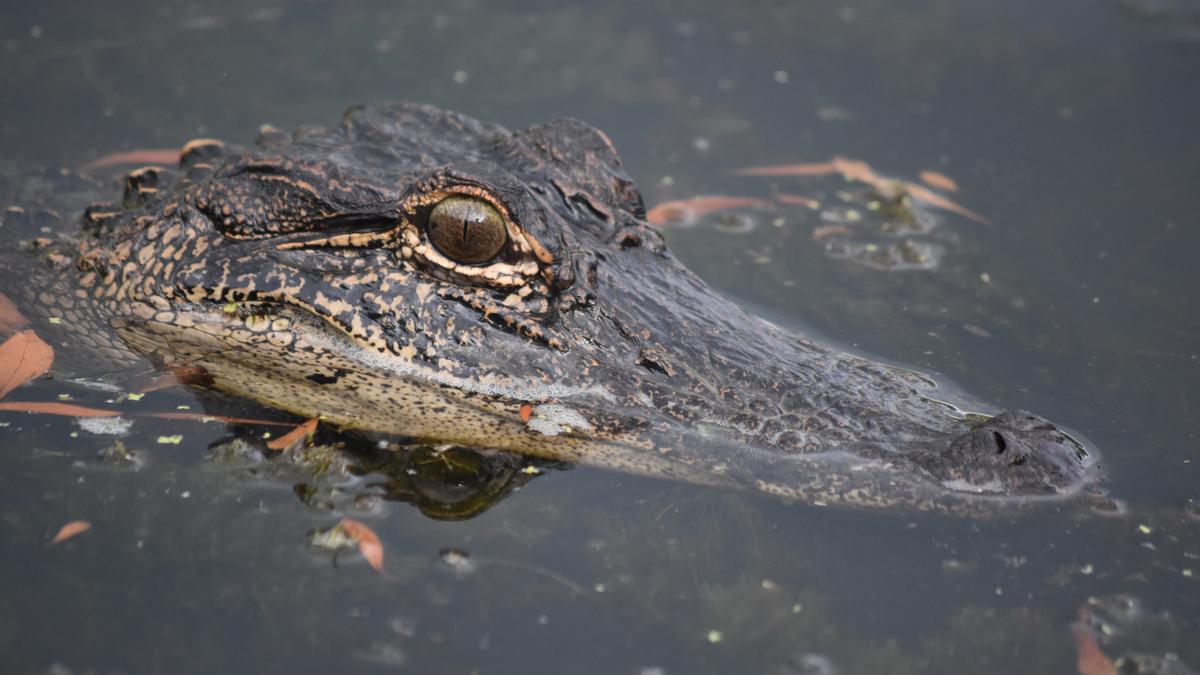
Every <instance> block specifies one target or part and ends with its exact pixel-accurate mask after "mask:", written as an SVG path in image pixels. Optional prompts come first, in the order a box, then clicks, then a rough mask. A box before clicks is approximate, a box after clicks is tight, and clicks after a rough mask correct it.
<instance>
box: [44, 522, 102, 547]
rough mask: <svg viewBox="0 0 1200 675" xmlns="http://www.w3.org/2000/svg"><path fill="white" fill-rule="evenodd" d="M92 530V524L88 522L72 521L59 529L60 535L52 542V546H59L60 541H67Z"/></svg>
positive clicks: (55, 536)
mask: <svg viewBox="0 0 1200 675" xmlns="http://www.w3.org/2000/svg"><path fill="white" fill-rule="evenodd" d="M90 529H92V524H91V523H89V522H88V521H86V520H72V521H71V522H69V523H67V524H66V525H63V526H62V527H60V528H59V529H58V534H56V535H54V539H51V540H50V543H51V544H57V543H58V542H60V541H66V540H68V539H70V538H71V537H74V536H77V535H80V534H83V533H84V532H87V531H88V530H90Z"/></svg>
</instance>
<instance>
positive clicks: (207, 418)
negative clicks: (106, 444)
mask: <svg viewBox="0 0 1200 675" xmlns="http://www.w3.org/2000/svg"><path fill="white" fill-rule="evenodd" d="M135 414H137V415H141V416H142V417H156V418H158V419H160V420H186V421H189V422H224V423H226V424H258V425H261V426H268V427H294V426H296V425H295V424H293V423H292V422H278V421H275V420H260V419H255V418H253V417H226V416H224V415H206V414H204V413H194V412H174V411H170V412H143V413H135Z"/></svg>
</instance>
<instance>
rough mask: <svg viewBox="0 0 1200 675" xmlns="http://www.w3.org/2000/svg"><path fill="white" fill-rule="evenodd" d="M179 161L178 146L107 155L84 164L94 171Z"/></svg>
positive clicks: (84, 167) (84, 166)
mask: <svg viewBox="0 0 1200 675" xmlns="http://www.w3.org/2000/svg"><path fill="white" fill-rule="evenodd" d="M178 162H179V149H178V148H151V149H144V150H131V151H129V152H115V153H113V154H111V155H105V156H103V157H101V158H99V159H94V160H92V161H90V162H88V163H87V164H84V165H83V170H84V171H94V170H95V169H103V168H106V167H110V166H119V165H121V164H176V163H178Z"/></svg>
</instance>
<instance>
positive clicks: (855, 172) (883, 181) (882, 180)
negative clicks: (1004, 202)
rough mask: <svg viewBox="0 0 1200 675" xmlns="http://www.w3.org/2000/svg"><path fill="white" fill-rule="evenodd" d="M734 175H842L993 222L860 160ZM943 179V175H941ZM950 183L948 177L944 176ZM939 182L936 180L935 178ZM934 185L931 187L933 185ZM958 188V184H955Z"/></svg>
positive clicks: (886, 192) (836, 160)
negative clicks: (889, 175) (878, 172)
mask: <svg viewBox="0 0 1200 675" xmlns="http://www.w3.org/2000/svg"><path fill="white" fill-rule="evenodd" d="M734 173H736V174H738V175H742V176H826V175H829V174H831V173H840V174H842V177H843V178H845V179H846V180H850V181H858V182H860V183H866V184H867V185H870V186H871V187H873V188H875V189H876V190H878V191H879V193H880V194H881V195H884V196H888V197H890V196H892V195H895V194H896V192H897V188H900V189H902V190H904V191H906V192H907V193H908V194H909V195H910V196H912V198H913V199H916V200H918V201H922V202H925V203H926V204H929V205H930V206H933V207H935V208H939V209H944V210H946V211H950V212H952V213H957V214H958V215H960V216H963V217H964V218H969V219H971V220H974V221H976V222H979V223H988V224H990V223H991V222H992V221H990V220H988V219H987V218H985V217H983V216H981V215H979V214H978V213H975V212H974V211H972V210H970V209H968V208H966V207H965V206H962V205H960V204H956V203H955V202H952V201H950V200H949V199H946V198H945V197H943V196H941V195H939V194H937V193H935V192H933V191H932V190H930V189H929V188H927V187H925V186H923V185H919V184H917V183H912V182H909V181H902V180H895V179H891V178H886V177H884V176H880V175H879V174H877V173H875V170H874V169H872V168H871V165H870V164H867V163H866V162H864V161H862V160H859V159H850V158H848V157H834V158H832V159H830V160H829V161H828V162H818V163H815V164H781V165H778V166H750V167H746V168H742V169H736V170H735V171H734ZM930 173H932V172H928V171H926V172H922V178H923V179H924V178H926V174H930ZM938 175H939V176H941V174H938ZM941 177H942V178H945V179H946V180H947V181H950V183H953V182H954V181H952V180H950V179H949V178H948V177H946V176H941ZM934 180H935V181H936V180H937V179H936V178H934ZM931 184H932V183H931ZM955 187H956V188H957V187H958V186H957V184H955Z"/></svg>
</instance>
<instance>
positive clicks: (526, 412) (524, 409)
mask: <svg viewBox="0 0 1200 675" xmlns="http://www.w3.org/2000/svg"><path fill="white" fill-rule="evenodd" d="M519 414H520V415H521V421H522V422H525V423H526V424H528V423H529V418H531V417H533V406H532V405H529V404H528V403H522V404H521V409H520V411H519Z"/></svg>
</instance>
